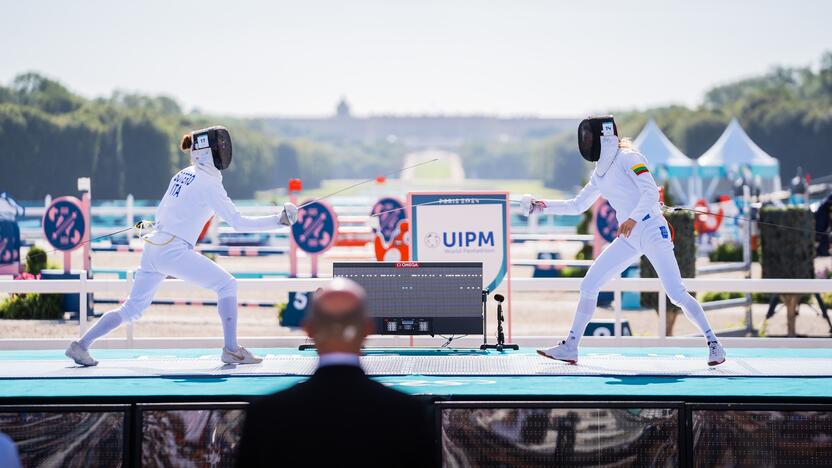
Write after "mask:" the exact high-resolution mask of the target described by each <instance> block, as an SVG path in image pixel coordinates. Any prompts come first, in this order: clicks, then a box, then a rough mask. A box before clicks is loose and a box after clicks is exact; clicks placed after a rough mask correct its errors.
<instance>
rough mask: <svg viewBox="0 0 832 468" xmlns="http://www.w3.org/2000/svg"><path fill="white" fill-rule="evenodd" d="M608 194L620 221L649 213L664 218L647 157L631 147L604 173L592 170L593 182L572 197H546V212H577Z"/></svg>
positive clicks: (590, 181)
mask: <svg viewBox="0 0 832 468" xmlns="http://www.w3.org/2000/svg"><path fill="white" fill-rule="evenodd" d="M599 196H601V197H604V198H606V199H607V200H608V201H609V202H610V205H612V207H613V209H615V215H616V218H617V219H618V222H619V223H623V222H624V221H625V220H626V219H627V218H633V219H634V220H636V221H642V220H644V218H645V216H648V215H649V216H650V217H661V215H662V210H661V208H660V207H659V192H658V189H657V187H656V181H655V180H653V176H652V175H651V174H650V171H649V170H647V159H646V158H645V157H644V156H642V155H641V154H640V153H639V152H637V151H635V150H632V149H630V148H621V149H619V150H618V154H617V155H616V156H615V160H614V161H613V162H612V167H610V168H609V170H607V172H606V173H605V174H604V175H603V176H602V175H598V173H597V172H596V171H593V172H592V176H591V177H590V178H589V183H588V184H586V186H584V188H583V189H582V190H581V191H580V193H578V196H576V197H575V198H573V199H571V200H545V203H546V206H545V207H544V208H543V213H549V214H569V215H577V214H581V213H583V212H584V211H586V210H588V209H589V208H590V207H591V206H592V204H593V203H595V200H597V199H598V197H599Z"/></svg>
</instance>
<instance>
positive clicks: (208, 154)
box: [191, 125, 231, 170]
mask: <svg viewBox="0 0 832 468" xmlns="http://www.w3.org/2000/svg"><path fill="white" fill-rule="evenodd" d="M191 156H192V157H193V158H194V159H195V160H196V161H197V162H198V163H199V164H206V165H207V164H208V163H209V161H210V162H211V163H213V165H214V167H215V168H217V169H219V170H223V169H226V168H228V166H229V165H230V164H231V134H229V133H228V129H227V128H225V127H222V126H219V125H215V126H213V127H208V128H203V129H202V130H196V131H194V132H193V146H192V147H191ZM209 158H210V159H209Z"/></svg>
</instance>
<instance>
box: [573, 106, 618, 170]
mask: <svg viewBox="0 0 832 468" xmlns="http://www.w3.org/2000/svg"><path fill="white" fill-rule="evenodd" d="M610 137H616V138H615V141H614V144H615V147H616V148H617V147H618V127H617V126H616V125H615V120H614V119H613V117H612V116H611V115H605V116H601V117H588V118H586V119H584V120H583V121H581V123H580V125H578V150H580V152H581V156H583V157H584V159H586V160H587V161H589V162H598V160H599V159H601V150H602V149H604V148H603V147H604V146H605V145H608V144H612V143H613V141H612V140H613V139H612V138H610Z"/></svg>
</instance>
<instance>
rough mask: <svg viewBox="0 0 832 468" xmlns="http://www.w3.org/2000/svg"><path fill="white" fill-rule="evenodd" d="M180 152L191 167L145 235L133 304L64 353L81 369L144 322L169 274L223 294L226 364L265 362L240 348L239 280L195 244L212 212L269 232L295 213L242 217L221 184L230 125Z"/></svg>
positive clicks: (196, 136)
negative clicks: (119, 332) (117, 335)
mask: <svg viewBox="0 0 832 468" xmlns="http://www.w3.org/2000/svg"><path fill="white" fill-rule="evenodd" d="M181 147H182V150H183V151H185V152H187V153H189V154H190V157H191V162H192V164H193V165H192V166H188V167H186V168H185V169H182V170H181V171H179V172H178V173H177V174H176V175H174V176H173V178H172V179H171V181H170V184H169V185H168V189H167V191H166V192H165V195H164V197H163V198H162V201H161V203H160V204H159V207H158V208H157V209H156V221H155V224H154V230H153V231H152V232H151V233H150V234H148V235H147V236H145V237H144V241H145V247H144V252H142V257H141V263H140V267H139V269H138V270H137V271H136V275H135V280H134V282H133V289H132V290H131V291H130V295H129V296H128V297H127V300H126V301H125V302H124V303H123V304H122V305H121V306H120V307H118V308H117V309H115V310H112V311H110V312H107V313H106V314H104V315H103V316H102V317H101V319H99V320H98V322H96V323H95V325H93V326H92V327H91V328H90V329H89V330H88V331H87V333H86V334H84V336H83V337H82V338H81V339H80V340H78V341H74V342H72V344H70V346H69V348H67V351H66V355H67V356H68V357H70V358H71V359H73V360H74V361H75V362H76V363H77V364H80V365H83V366H94V365H96V364H98V361H96V360H95V359H93V357H92V356H90V354H89V348H90V347H91V346H92V344H93V342H94V341H95V340H97V339H98V338H101V337H103V336H104V335H106V334H107V333H109V332H111V331H112V330H114V329H116V328H117V327H118V326H120V325H121V324H122V323H127V322H132V321H134V320H137V319H138V318H139V317H141V316H142V314H143V313H144V311H145V309H147V307H148V306H149V305H150V303H151V302H152V300H153V296H154V295H155V294H156V290H157V289H158V288H159V285H160V284H161V283H162V280H164V279H165V277H167V276H173V277H175V278H179V279H182V280H185V281H188V282H190V283H194V284H196V285H198V286H201V287H203V288H206V289H210V290H212V291H214V292H216V293H217V309H218V312H219V316H220V318H221V321H222V329H223V338H224V346H223V350H222V356H221V359H222V361H223V362H225V363H228V364H254V363H258V362H261V361H262V359H261V358H259V357H257V356H255V355H253V354H252V353H251V352H249V351H248V350H247V349H245V348H244V347H242V346H239V345H238V344H237V282H236V280H235V279H234V277H233V276H231V274H229V273H228V272H227V271H225V270H224V269H223V268H222V267H221V266H219V265H218V264H216V263H215V262H213V261H211V260H209V259H208V258H206V257H205V256H204V255H202V254H200V253H199V252H196V251H195V250H194V245H196V242H197V239H198V237H199V234H200V233H201V232H202V229H203V227H204V226H205V223H206V222H207V221H208V219H209V218H210V217H211V215H212V214H214V213H216V214H217V215H218V216H219V217H220V218H222V219H223V220H224V221H225V222H226V223H228V224H229V225H231V226H232V227H233V228H234V229H236V230H241V231H268V230H271V229H276V228H277V227H279V226H280V225H287V226H288V225H291V224H293V223H294V222H295V221H296V220H297V208H296V207H295V206H294V205H293V204H291V203H287V204H285V205H284V206H283V210H282V211H281V212H280V214H277V215H271V216H258V217H249V216H243V215H241V214H240V212H239V211H238V210H237V207H236V206H234V203H233V202H232V201H231V199H230V198H228V195H227V194H226V192H225V187H223V184H222V173H221V172H220V171H221V170H223V169H225V168H227V167H228V165H229V164H230V162H231V138H230V135H229V134H228V130H226V129H225V128H224V127H219V126H216V127H210V128H207V129H203V130H197V131H195V132H192V133H190V134H186V135H185V136H184V137H183V138H182V144H181Z"/></svg>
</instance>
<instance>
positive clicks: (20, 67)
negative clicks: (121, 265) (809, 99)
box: [0, 0, 832, 116]
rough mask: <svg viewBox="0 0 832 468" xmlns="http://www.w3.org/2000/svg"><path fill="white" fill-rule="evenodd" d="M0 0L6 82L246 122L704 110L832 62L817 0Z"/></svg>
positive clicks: (828, 13)
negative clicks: (22, 76)
mask: <svg viewBox="0 0 832 468" xmlns="http://www.w3.org/2000/svg"><path fill="white" fill-rule="evenodd" d="M3 3H4V4H3V5H2V10H0V11H3V15H2V16H0V81H2V82H3V83H8V82H9V81H10V80H11V79H12V77H13V76H15V75H16V74H18V73H20V72H22V71H27V70H36V71H40V72H43V73H45V74H47V75H49V76H51V77H54V78H57V79H59V80H60V81H62V82H63V83H64V84H66V85H67V86H69V87H70V88H71V89H72V90H74V91H75V92H78V93H80V94H82V95H85V96H90V97H91V96H101V95H109V94H110V93H111V92H112V91H113V90H114V89H123V90H128V91H136V92H141V93H149V94H166V95H170V96H173V97H175V98H176V99H177V100H178V101H179V102H181V103H182V104H183V105H184V106H185V107H186V109H190V108H192V107H198V108H199V109H202V110H204V111H209V112H214V113H224V114H233V115H292V116H307V115H308V116H314V115H328V114H331V113H332V112H333V110H334V106H335V103H336V101H337V100H338V98H339V97H340V96H341V95H346V96H347V98H348V100H349V101H350V103H351V104H352V107H353V111H354V113H356V114H360V115H369V114H420V113H446V114H470V113H486V114H498V115H506V116H508V115H542V116H577V115H582V114H586V113H589V112H602V111H608V110H621V109H631V108H638V109H640V108H646V107H650V106H654V105H662V104H668V103H681V104H688V105H692V104H696V103H698V102H699V101H700V100H701V98H702V95H703V93H704V92H705V91H706V90H707V89H708V88H709V87H711V86H713V85H715V84H719V83H724V82H727V81H732V80H735V79H738V78H742V77H747V76H753V75H755V74H759V73H762V72H765V71H767V70H769V69H770V68H771V66H773V65H775V64H783V65H790V66H804V65H810V64H816V63H817V61H818V58H819V57H820V55H821V53H822V52H823V51H825V50H832V31H830V29H829V26H828V22H829V18H832V2H822V1H812V2H809V1H805V2H801V1H795V2H784V1H711V0H707V1H688V2H676V1H638V2H636V1H616V2H565V1H563V2H561V1H523V0H509V1H503V0H488V1H455V0H444V1H428V0H418V1H416V0H413V1H409V2H402V1H395V0H381V1H362V0H354V1H343V0H340V1H324V0H303V1H301V0H298V1H294V2H278V1H274V2H266V1H263V2H257V1H240V2H227V1H226V2H220V1H199V2H196V1H193V2H190V1H170V0H168V1H137V2H123V1H73V2H67V1H37V0H33V1H14V2H8V1H3ZM602 5H603V6H602Z"/></svg>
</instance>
